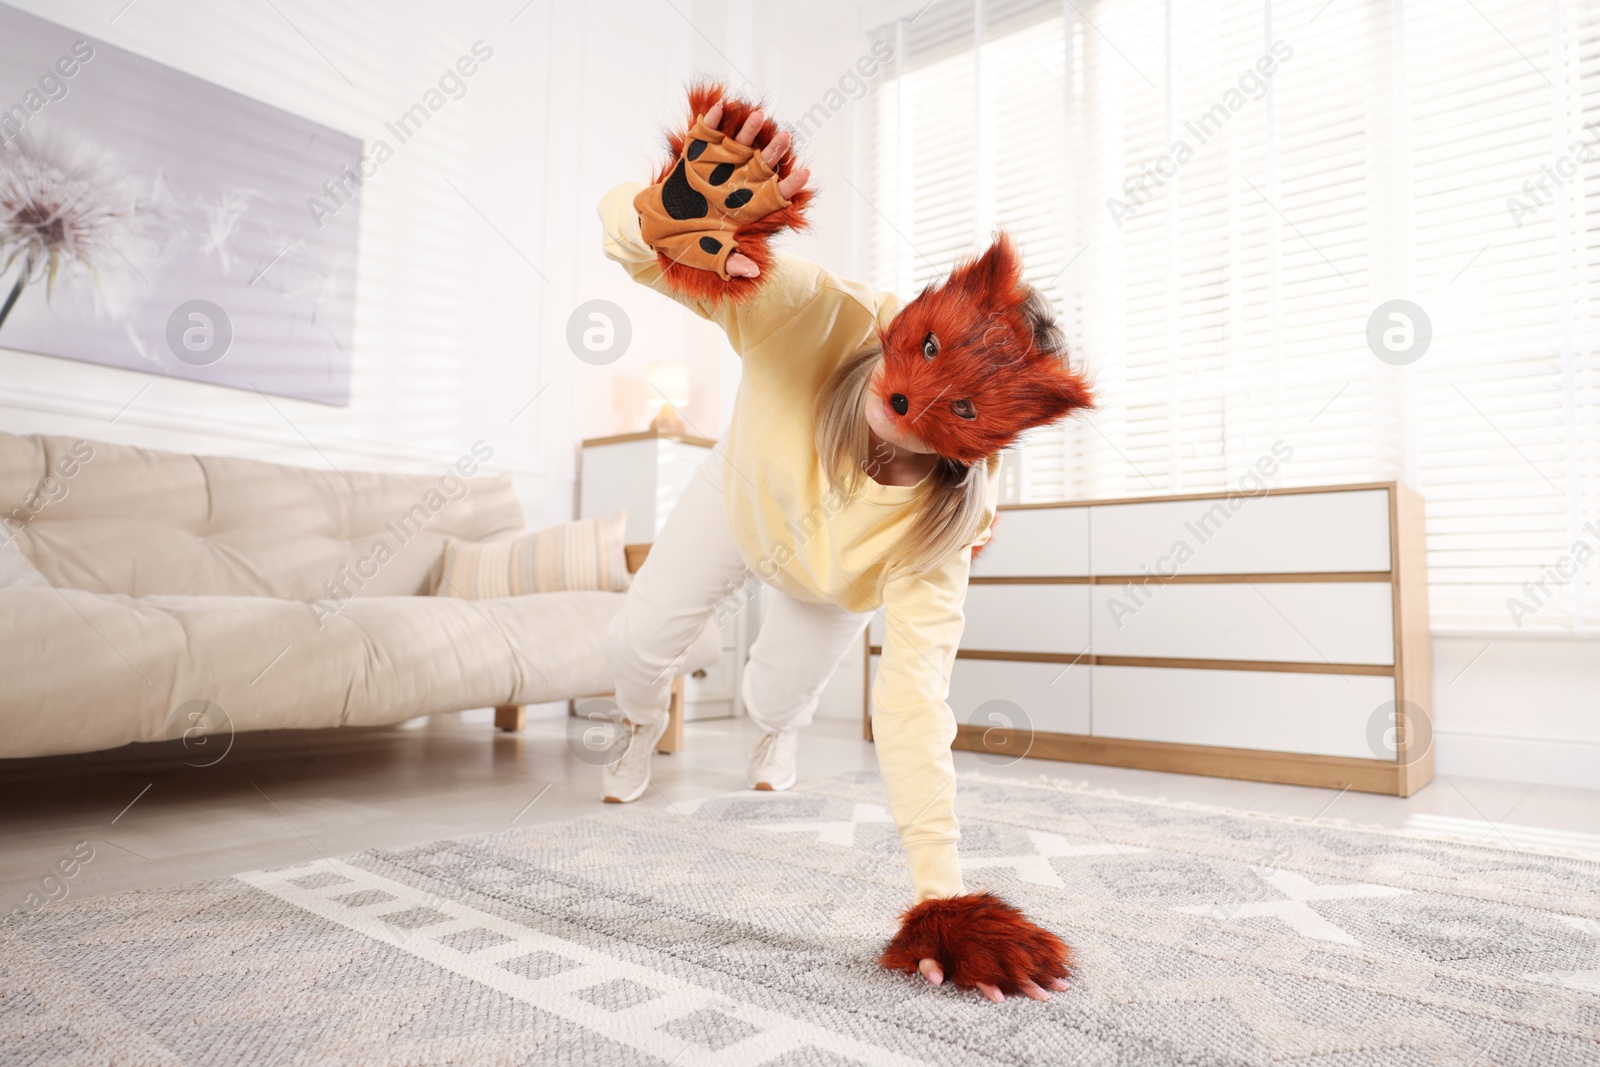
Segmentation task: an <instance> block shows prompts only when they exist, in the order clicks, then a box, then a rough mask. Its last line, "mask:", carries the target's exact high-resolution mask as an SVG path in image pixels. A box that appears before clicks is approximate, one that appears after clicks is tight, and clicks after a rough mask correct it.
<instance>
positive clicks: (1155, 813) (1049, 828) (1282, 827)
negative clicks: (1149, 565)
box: [0, 776, 1600, 1067]
mask: <svg viewBox="0 0 1600 1067" xmlns="http://www.w3.org/2000/svg"><path fill="white" fill-rule="evenodd" d="M883 803H884V800H883V793H882V787H881V785H880V784H879V783H878V782H877V781H876V780H875V779H873V778H871V777H866V776H861V777H852V778H845V779H834V780H829V781H823V782H815V783H807V784H804V785H802V786H801V787H800V788H798V789H796V790H795V791H794V792H792V793H787V794H757V793H744V794H737V795H730V796H726V797H718V798H714V799H711V800H705V801H701V802H699V803H698V804H694V805H685V804H679V805H678V806H677V809H676V810H668V809H665V808H661V809H645V808H639V807H630V808H623V809H617V808H609V809H607V808H602V807H601V806H600V805H598V804H597V805H596V806H595V814H594V816H593V817H591V818H586V819H581V820H579V821H576V822H572V823H566V824H560V825H554V824H553V825H543V826H534V827H531V828H528V829H520V830H515V831H510V832H506V833H501V834H496V835H492V836H484V837H478V838H473V839H469V840H460V841H441V842H437V843H435V844H431V845H426V846H422V847H418V848H412V849H406V850H403V851H373V852H365V853H361V854H359V855H356V856H351V857H348V858H347V859H343V860H332V861H326V860H324V861H318V862H316V863H311V864H307V865H305V866H302V867H296V868H293V869H290V870H281V871H255V872H250V873H246V874H241V875H239V876H238V877H236V878H233V879H228V880H223V881H215V882H207V883H202V884H197V885H190V886H183V887H180V888H176V889H168V890H159V891H149V892H138V893H128V894H123V895H120V896H115V897H108V898H102V899H91V900H85V901H77V902H69V903H64V904H62V905H60V906H59V907H52V908H47V909H45V910H43V911H41V912H39V913H38V914H37V915H35V916H34V917H32V918H31V919H28V920H25V921H23V922H22V923H21V924H20V925H13V926H12V927H11V928H10V929H9V930H7V931H6V932H5V933H3V934H0V938H3V942H0V1061H3V1062H5V1063H37V1062H49V1063H96V1064H99V1063H118V1064H144V1063H151V1064H156V1063H224V1064H232V1063H242V1062H249V1063H408V1064H440V1063H452V1064H457V1063H459V1064H469V1063H470V1064H496V1063H516V1064H541V1065H543V1064H595V1065H607V1067H609V1065H623V1064H654V1065H657V1067H661V1065H665V1064H677V1065H682V1067H691V1065H699V1064H707V1065H729V1067H748V1065H754V1064H764V1065H768V1067H845V1065H849V1064H871V1065H876V1064H895V1065H901V1064H903V1065H913V1064H940V1065H951V1067H956V1065H961V1067H966V1065H1000V1064H1055V1065H1061V1067H1071V1065H1073V1064H1083V1065H1086V1067H1087V1065H1099V1064H1117V1065H1130V1067H1131V1065H1139V1067H1145V1065H1162V1067H1165V1065H1169V1064H1196V1065H1199V1064H1204V1065H1208V1067H1221V1065H1232V1064H1238V1065H1246V1064H1250V1065H1254V1064H1298V1065H1306V1067H1310V1065H1313V1064H1315V1065H1319V1067H1335V1065H1338V1067H1357V1065H1370V1064H1408V1065H1409V1064H1435V1063H1447V1064H1461V1065H1469V1067H1489V1065H1498V1064H1527V1065H1530V1067H1551V1065H1569V1064H1573V1065H1576V1064H1600V864H1596V863H1594V862H1590V861H1588V860H1584V859H1580V858H1576V857H1570V856H1560V855H1545V854H1536V853H1534V852H1531V851H1528V850H1513V849H1508V848H1494V847H1486V846H1482V845H1471V844H1466V843H1460V842H1452V841H1439V840H1426V839H1419V838H1416V837H1413V836H1403V835H1400V834H1395V833H1388V832H1381V831H1374V830H1368V829H1360V828H1354V827H1346V826H1337V825H1335V826H1329V825H1326V824H1324V823H1319V824H1317V825H1311V824H1308V823H1306V822H1304V821H1294V820H1286V819H1281V818H1273V817H1265V816H1256V815H1247V814H1241V813H1231V812H1223V811H1217V810H1211V809H1200V808H1195V807H1191V806H1176V805H1171V804H1166V803H1162V802H1157V801H1144V800H1135V799H1129V798H1123V797H1116V796H1110V795H1106V794H1103V793H1099V792H1095V791H1091V790H1086V789H1075V788H1072V787H1070V786H1067V785H1064V784H1062V783H1060V782H1053V783H1052V782H1046V781H1040V782H1037V783H1029V784H1019V783H1002V782H998V781H995V780H992V779H973V778H966V779H964V780H963V782H962V786H961V815H962V819H963V826H964V835H965V836H964V841H963V851H964V854H965V857H966V868H967V871H968V875H967V877H968V885H969V888H974V889H976V888H980V887H985V886H987V887H990V888H994V889H996V890H998V891H1000V892H1002V893H1004V894H1006V895H1007V896H1009V897H1010V898H1012V899H1013V900H1014V901H1015V902H1017V903H1018V904H1020V905H1021V906H1023V907H1024V908H1026V910H1027V911H1029V912H1030V913H1031V914H1032V915H1033V916H1034V917H1035V918H1037V919H1039V920H1041V921H1043V922H1044V923H1046V924H1047V925H1049V926H1052V927H1053V928H1055V929H1056V930H1058V931H1059V932H1060V933H1061V934H1062V935H1063V936H1064V937H1065V938H1066V939H1067V940H1068V942H1069V943H1071V944H1072V946H1073V947H1074V949H1075V950H1076V953H1077V960H1078V972H1077V978H1076V981H1075V983H1074V985H1073V988H1072V989H1071V990H1070V991H1069V992H1067V993H1063V994H1058V995H1057V996H1056V998H1055V999H1054V1000H1053V1001H1051V1002H1050V1003H1048V1004H1039V1003H1034V1002H1032V1001H1028V1000H1025V999H1011V1000H1008V1001H1007V1002H1006V1003H1005V1004H1002V1005H991V1004H988V1003H986V1002H983V1001H981V1000H980V999H979V998H977V997H976V996H975V995H973V994H963V993H960V992H958V991H956V990H954V989H948V988H945V989H934V988H932V987H929V986H927V985H926V984H923V983H921V982H920V981H913V980H912V979H909V978H905V977H901V976H896V975H891V974H887V973H884V972H882V971H880V970H879V969H878V968H877V967H876V966H875V965H874V962H873V961H874V958H875V955H876V952H877V950H878V948H879V946H880V945H881V943H882V942H883V940H884V939H885V938H886V937H887V936H888V935H889V934H890V933H891V932H892V928H893V924H894V917H895V914H896V912H897V910H898V909H899V908H900V907H902V906H904V904H905V903H906V901H905V894H906V878H905V874H904V869H903V865H902V861H901V859H900V855H899V849H898V847H897V845H896V843H895V837H894V832H893V826H892V825H891V824H890V822H889V818H888V815H887V813H886V811H885V809H884V807H883Z"/></svg>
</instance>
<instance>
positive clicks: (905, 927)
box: [878, 893, 1072, 995]
mask: <svg viewBox="0 0 1600 1067" xmlns="http://www.w3.org/2000/svg"><path fill="white" fill-rule="evenodd" d="M924 959H932V960H934V961H936V962H937V963H938V964H939V969H940V970H941V971H943V972H944V975H945V979H946V980H947V981H949V982H952V983H954V984H955V985H956V986H957V987H958V988H961V989H973V988H975V987H977V985H978V984H979V983H983V984H985V985H992V986H998V987H999V989H1000V991H1001V992H1002V993H1005V994H1007V995H1010V994H1013V993H1017V992H1019V991H1020V989H1021V984H1020V983H1022V982H1023V981H1025V980H1032V981H1033V982H1035V983H1037V984H1038V985H1040V986H1043V987H1045V988H1049V983H1050V980H1051V979H1053V978H1065V977H1066V976H1067V973H1068V971H1069V970H1070V968H1071V966H1072V951H1071V950H1070V949H1069V948H1067V946H1066V945H1065V944H1064V943H1063V942H1062V940H1061V939H1060V938H1059V937H1057V936H1056V935H1055V934H1052V933H1051V932H1050V931H1048V930H1046V929H1044V928H1043V927H1040V926H1036V925H1034V924H1033V923H1032V922H1031V921H1030V920H1029V919H1028V918H1027V917H1026V916H1025V915H1023V914H1022V912H1020V911H1018V910H1017V909H1016V908H1013V907H1012V906H1011V905H1010V904H1007V903H1006V902H1005V901H1003V900H1001V899H1000V898H999V897H997V896H995V895H994V894H993V893H967V894H964V895H962V896H958V897H945V898H942V899H940V898H935V899H932V900H924V901H923V902H922V903H921V904H918V905H916V906H915V907H913V908H911V909H910V910H909V911H907V912H906V913H905V914H904V915H903V916H901V919H900V932H899V933H897V934H895V935H894V940H892V941H890V942H889V947H888V948H887V949H885V950H884V953H883V956H882V957H881V958H880V959H879V960H878V963H879V964H881V965H882V966H884V967H887V968H888V969H889V970H891V971H903V972H905V973H906V974H916V973H918V966H919V964H920V963H921V962H922V961H923V960H924Z"/></svg>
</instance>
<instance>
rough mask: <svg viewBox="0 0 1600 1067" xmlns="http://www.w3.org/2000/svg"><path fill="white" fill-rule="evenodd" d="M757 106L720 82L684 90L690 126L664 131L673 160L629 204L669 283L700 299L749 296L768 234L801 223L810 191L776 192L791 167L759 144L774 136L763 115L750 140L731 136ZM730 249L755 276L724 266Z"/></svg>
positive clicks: (765, 256) (765, 261)
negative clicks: (727, 94)
mask: <svg viewBox="0 0 1600 1067" xmlns="http://www.w3.org/2000/svg"><path fill="white" fill-rule="evenodd" d="M718 100H721V101H722V121H721V122H720V123H719V124H718V128H717V129H712V128H710V127H708V126H707V125H706V124H705V123H704V122H703V121H702V120H701V116H703V115H705V114H706V112H708V111H710V110H711V107H712V105H714V104H715V103H717V101H718ZM755 110H756V107H755V105H754V104H751V103H749V102H748V101H744V100H734V99H725V98H724V97H723V87H722V86H720V85H702V86H696V87H695V88H694V89H693V90H691V91H690V94H689V125H688V127H687V128H686V129H685V130H683V131H681V132H673V133H671V134H669V135H668V137H667V145H668V147H669V148H670V149H671V152H672V159H671V160H670V161H668V163H667V164H666V165H665V166H664V167H663V168H662V169H661V170H660V171H659V172H658V173H657V174H656V176H655V181H654V183H653V184H651V185H650V186H649V187H648V188H646V189H645V190H644V191H643V192H641V193H639V195H638V196H636V197H634V200H633V206H634V209H635V210H636V211H637V212H638V213H639V232H640V236H641V237H643V238H644V242H645V243H646V244H647V245H649V246H650V247H651V248H652V249H654V250H655V253H656V258H657V260H658V261H659V262H660V264H661V271H662V275H663V277H664V278H665V280H666V282H667V284H668V285H669V286H670V287H671V288H673V289H674V290H676V291H678V292H680V293H683V294H685V295H687V296H691V297H695V298H697V299H701V300H708V301H711V302H713V303H714V302H716V301H719V300H722V299H723V298H728V299H731V300H735V301H739V300H744V299H747V298H748V297H750V296H751V295H752V294H754V292H755V291H756V289H757V288H758V287H759V286H760V284H761V283H762V282H763V281H764V280H765V275H766V271H767V268H768V267H769V266H770V265H771V263H772V254H771V252H770V251H769V250H768V248H767V240H768V238H770V237H771V236H772V235H774V234H776V233H778V232H779V231H781V230H785V229H804V228H805V225H806V220H805V206H806V204H807V203H808V202H809V201H810V199H811V191H810V190H809V189H802V190H800V191H799V192H797V193H796V194H795V196H794V198H793V199H792V200H790V199H785V198H784V196H783V194H782V193H780V192H779V191H778V182H779V181H780V180H781V179H783V178H785V177H787V176H788V174H789V172H790V171H791V170H793V169H794V155H793V153H792V152H785V153H784V155H783V156H782V157H781V158H780V159H779V160H778V163H777V167H776V168H775V169H774V168H773V167H769V166H768V165H767V163H766V161H765V160H763V159H762V158H761V150H762V149H763V148H765V147H766V146H767V145H769V144H771V143H772V139H773V138H774V137H776V136H777V135H778V125H777V123H775V122H773V121H772V120H771V119H768V120H767V121H766V122H764V123H763V124H762V126H761V130H760V132H758V133H757V134H756V137H755V142H754V143H753V144H750V145H742V144H740V143H739V142H738V141H736V140H735V139H734V138H735V136H736V135H737V134H738V133H739V130H740V128H741V127H742V126H743V125H744V123H745V120H746V119H747V118H749V117H750V115H751V113H752V112H754V111H755ZM734 252H738V253H740V254H741V255H744V256H746V257H748V258H749V259H750V260H751V261H752V262H754V263H755V265H756V266H757V267H759V268H760V269H761V274H762V276H761V277H756V278H736V277H733V276H731V275H730V274H729V273H728V266H727V265H728V257H729V256H730V255H732V254H733V253H734Z"/></svg>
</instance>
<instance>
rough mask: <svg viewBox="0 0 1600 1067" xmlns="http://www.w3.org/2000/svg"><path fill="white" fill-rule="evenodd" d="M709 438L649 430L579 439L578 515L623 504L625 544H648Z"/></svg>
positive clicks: (707, 447) (612, 509)
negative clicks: (580, 463) (626, 542)
mask: <svg viewBox="0 0 1600 1067" xmlns="http://www.w3.org/2000/svg"><path fill="white" fill-rule="evenodd" d="M713 444H715V442H713V441H707V440H705V439H704V438H700V437H677V436H673V435H669V434H660V433H655V432H653V431H648V430H647V431H645V432H643V433H628V434H621V435H619V436H616V437H595V438H590V439H589V440H587V441H584V442H583V445H582V465H581V467H580V469H579V474H578V518H580V519H592V518H596V517H598V516H601V515H614V514H616V513H617V512H618V511H622V510H624V509H626V511H627V512H628V526H627V532H626V537H627V541H628V543H629V544H632V545H643V544H649V543H650V542H651V541H654V540H655V539H656V534H657V532H659V531H660V529H661V527H662V524H664V523H665V522H666V521H667V516H668V515H670V514H672V509H673V507H674V506H675V505H676V504H677V503H678V497H679V496H681V495H682V494H683V490H684V488H685V487H686V486H687V485H688V484H689V477H690V476H691V475H692V474H694V472H695V468H696V467H698V466H699V465H700V463H701V461H703V460H704V459H705V458H706V456H707V455H709V454H710V453H711V449H712V446H713Z"/></svg>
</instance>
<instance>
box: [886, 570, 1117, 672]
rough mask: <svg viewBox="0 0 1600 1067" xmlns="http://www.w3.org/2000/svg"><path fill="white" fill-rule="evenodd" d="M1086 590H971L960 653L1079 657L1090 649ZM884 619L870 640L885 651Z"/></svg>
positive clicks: (972, 587)
mask: <svg viewBox="0 0 1600 1067" xmlns="http://www.w3.org/2000/svg"><path fill="white" fill-rule="evenodd" d="M1089 590H1090V587H1089V586H1087V585H969V586H967V602H966V607H965V609H964V610H965V613H966V625H965V626H964V627H963V628H962V631H961V647H962V648H977V649H982V650H984V651H986V652H1062V653H1066V654H1067V655H1071V656H1076V655H1077V654H1078V653H1080V652H1082V651H1084V650H1085V649H1086V648H1087V647H1088V645H1089ZM884 629H885V625H884V621H883V615H882V614H881V613H878V612H874V613H873V615H872V619H871V621H869V622H868V623H867V634H868V636H869V638H870V640H871V641H872V643H873V644H874V645H877V646H879V647H882V645H883V635H884Z"/></svg>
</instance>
